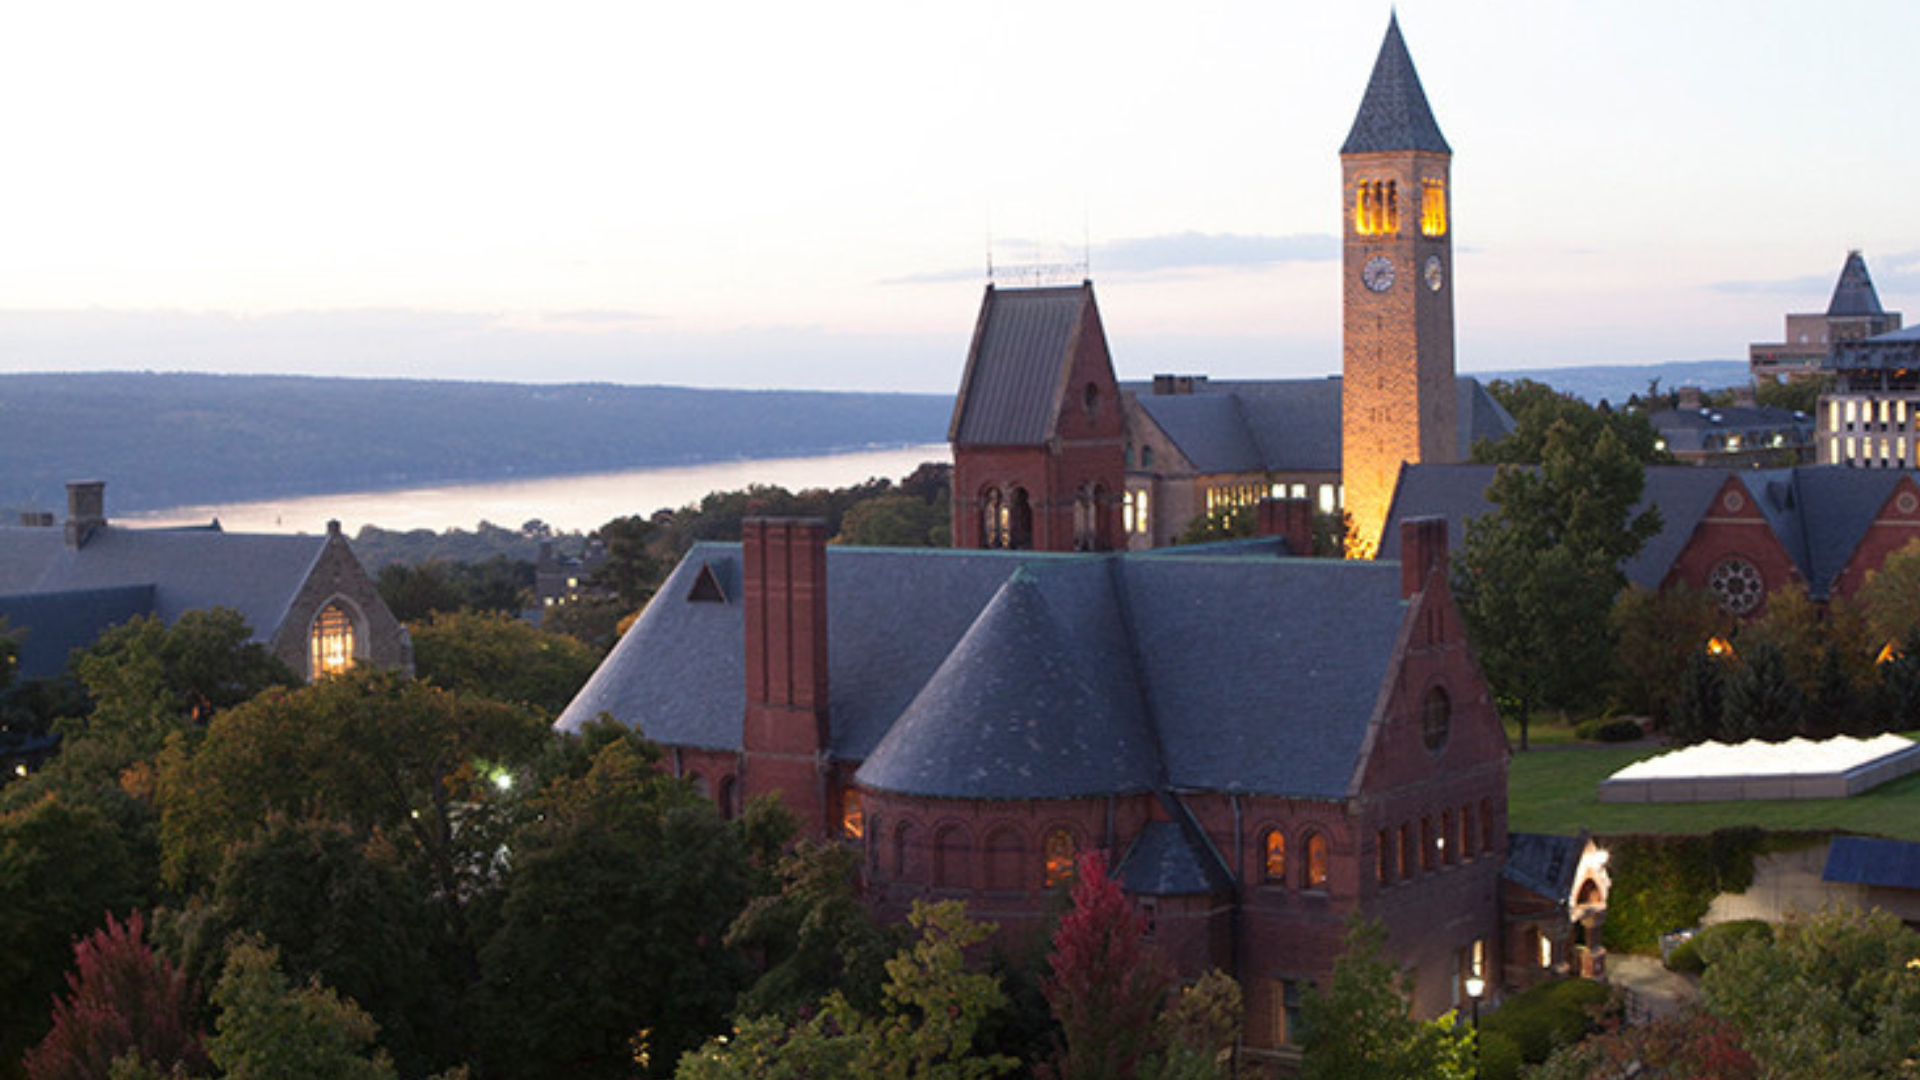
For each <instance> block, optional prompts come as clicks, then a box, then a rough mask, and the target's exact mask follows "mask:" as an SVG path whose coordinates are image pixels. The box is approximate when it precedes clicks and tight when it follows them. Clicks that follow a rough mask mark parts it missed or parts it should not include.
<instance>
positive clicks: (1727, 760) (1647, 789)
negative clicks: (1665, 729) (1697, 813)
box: [1600, 735, 1920, 802]
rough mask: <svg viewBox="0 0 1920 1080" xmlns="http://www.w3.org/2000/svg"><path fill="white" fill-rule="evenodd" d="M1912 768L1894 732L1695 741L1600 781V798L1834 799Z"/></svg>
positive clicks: (1911, 756)
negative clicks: (1864, 735) (1774, 739)
mask: <svg viewBox="0 0 1920 1080" xmlns="http://www.w3.org/2000/svg"><path fill="white" fill-rule="evenodd" d="M1916 770H1920V744H1916V743H1915V742H1914V741H1913V740H1911V739H1904V738H1901V737H1900V736H1898V735H1879V736H1876V737H1874V738H1871V739H1855V738H1850V737H1847V736H1844V735H1843V736H1840V737H1837V738H1832V739H1821V740H1819V741H1817V742H1816V741H1814V740H1811V739H1789V740H1787V741H1786V742H1780V743H1769V742H1762V741H1760V740H1758V739H1754V740H1750V741H1748V742H1743V743H1734V744H1727V743H1715V742H1709V743H1701V744H1699V745H1698V746H1689V747H1687V748H1685V749H1683V750H1673V751H1669V752H1667V753H1665V754H1660V755H1658V756H1655V757H1650V758H1647V759H1645V760H1644V761H1636V762H1634V763H1633V764H1631V765H1629V766H1627V767H1626V768H1624V769H1621V770H1620V771H1619V772H1616V773H1614V774H1613V775H1612V776H1609V777H1608V778H1606V779H1605V780H1602V781H1600V801H1601V802H1717V801H1721V800H1740V799H1841V798H1846V797H1847V796H1849V795H1857V794H1859V793H1860V792H1862V791H1866V790H1868V789H1870V788H1874V787H1878V786H1879V785H1881V784H1884V783H1886V782H1887V781H1889V780H1894V779H1897V778H1899V777H1902V776H1905V775H1907V774H1908V773H1911V772H1914V771H1916Z"/></svg>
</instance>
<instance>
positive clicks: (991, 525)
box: [980, 487, 1007, 548]
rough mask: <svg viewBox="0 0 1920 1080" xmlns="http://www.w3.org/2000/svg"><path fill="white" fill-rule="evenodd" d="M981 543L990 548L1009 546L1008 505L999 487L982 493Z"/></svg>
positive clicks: (990, 488)
mask: <svg viewBox="0 0 1920 1080" xmlns="http://www.w3.org/2000/svg"><path fill="white" fill-rule="evenodd" d="M980 541H981V543H982V544H984V545H985V546H987V547H990V548H1003V547H1006V546H1007V504H1006V500H1005V499H1003V498H1002V497H1001V495H1000V489H999V488H997V487H989V488H987V489H986V490H985V491H983V492H981V493H980Z"/></svg>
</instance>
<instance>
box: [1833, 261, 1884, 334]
mask: <svg viewBox="0 0 1920 1080" xmlns="http://www.w3.org/2000/svg"><path fill="white" fill-rule="evenodd" d="M1884 314H1886V312H1885V311H1883V310H1881V307H1880V294H1879V293H1877V292H1875V291H1874V288H1873V278H1872V277H1870V276H1868V274H1867V260H1865V259H1863V258H1861V257H1860V253H1859V252H1857V251H1849V252H1847V264H1846V265H1845V266H1843V267H1841V268H1840V281H1839V283H1838V284H1836V285H1834V287H1833V301H1832V302H1831V303H1829V304H1828V305H1827V317H1828V318H1832V317H1834V316H1836V315H1838V316H1848V315H1854V316H1858V315H1884Z"/></svg>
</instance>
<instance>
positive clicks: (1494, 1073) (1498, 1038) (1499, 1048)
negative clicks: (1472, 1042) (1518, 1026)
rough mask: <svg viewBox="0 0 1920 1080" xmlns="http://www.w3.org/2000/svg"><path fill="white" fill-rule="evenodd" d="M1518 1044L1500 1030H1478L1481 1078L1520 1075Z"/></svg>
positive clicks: (1510, 1078)
mask: <svg viewBox="0 0 1920 1080" xmlns="http://www.w3.org/2000/svg"><path fill="white" fill-rule="evenodd" d="M1521 1064H1522V1062H1521V1059H1520V1044H1519V1043H1516V1042H1514V1041H1513V1039H1512V1037H1510V1036H1508V1035H1507V1034H1506V1033H1505V1032H1502V1031H1489V1030H1487V1029H1485V1028H1482V1029H1481V1031H1480V1076H1481V1077H1482V1080H1516V1078H1517V1077H1519V1075H1520V1066H1521Z"/></svg>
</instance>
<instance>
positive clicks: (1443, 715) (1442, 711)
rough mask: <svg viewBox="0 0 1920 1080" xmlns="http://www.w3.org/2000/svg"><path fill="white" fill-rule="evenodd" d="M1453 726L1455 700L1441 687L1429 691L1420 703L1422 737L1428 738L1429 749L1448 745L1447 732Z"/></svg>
mask: <svg viewBox="0 0 1920 1080" xmlns="http://www.w3.org/2000/svg"><path fill="white" fill-rule="evenodd" d="M1452 726H1453V701H1452V700H1451V699H1449V698H1448V697H1447V692H1446V691H1445V690H1442V689H1441V688H1439V687H1437V686H1436V687H1434V688H1433V689H1431V690H1429V691H1427V696H1426V699H1425V700H1424V701H1422V702H1421V703H1420V737H1421V738H1422V739H1424V740H1426V744H1427V749H1429V750H1438V749H1440V748H1441V747H1443V746H1445V745H1447V732H1448V731H1449V729H1451V728H1452Z"/></svg>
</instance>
